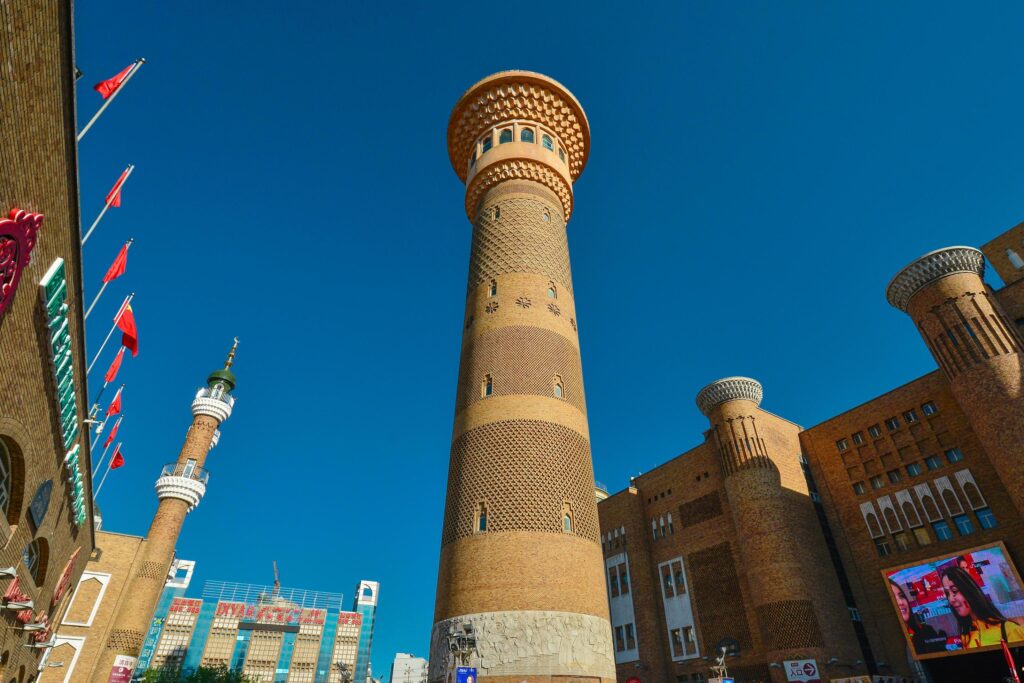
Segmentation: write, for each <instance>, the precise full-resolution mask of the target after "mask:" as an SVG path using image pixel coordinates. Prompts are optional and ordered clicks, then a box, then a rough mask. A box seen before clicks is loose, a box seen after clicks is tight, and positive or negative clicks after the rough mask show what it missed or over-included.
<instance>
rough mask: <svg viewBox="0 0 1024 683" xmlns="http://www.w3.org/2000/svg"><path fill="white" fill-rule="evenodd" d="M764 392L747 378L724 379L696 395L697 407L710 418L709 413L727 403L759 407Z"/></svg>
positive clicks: (758, 383)
mask: <svg viewBox="0 0 1024 683" xmlns="http://www.w3.org/2000/svg"><path fill="white" fill-rule="evenodd" d="M763 396H764V390H763V389H762V388H761V383H760V382H758V381H757V380H756V379H750V378H749V377H725V378H723V379H720V380H716V381H714V382H712V383H711V384H709V385H707V386H706V387H704V388H703V389H701V390H700V392H699V393H698V394H697V407H698V408H700V412H702V413H704V415H706V416H710V414H711V411H712V410H714V409H715V408H717V407H718V406H720V405H722V404H723V403H726V402H728V401H750V402H751V403H753V404H754V405H755V406H760V405H761V398H762V397H763Z"/></svg>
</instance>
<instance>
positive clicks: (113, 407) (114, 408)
mask: <svg viewBox="0 0 1024 683" xmlns="http://www.w3.org/2000/svg"><path fill="white" fill-rule="evenodd" d="M120 412H121V390H120V389H118V390H117V394H115V395H114V400H113V401H111V402H110V405H109V406H107V417H110V416H111V415H117V414H118V413H120Z"/></svg>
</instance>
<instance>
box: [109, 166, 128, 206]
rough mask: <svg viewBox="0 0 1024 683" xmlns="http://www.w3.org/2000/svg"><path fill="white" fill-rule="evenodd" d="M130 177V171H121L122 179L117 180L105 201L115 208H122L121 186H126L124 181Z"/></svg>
mask: <svg viewBox="0 0 1024 683" xmlns="http://www.w3.org/2000/svg"><path fill="white" fill-rule="evenodd" d="M127 177H128V169H127V168H126V169H124V170H123V171H121V177H120V178H118V179H117V182H116V183H114V186H113V187H112V188H110V192H108V193H107V197H106V199H104V201H105V202H106V203H107V204H110V205H111V206H113V207H115V208H116V207H118V206H121V186H122V185H124V179H125V178H127Z"/></svg>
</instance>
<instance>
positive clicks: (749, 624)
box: [598, 225, 1024, 683]
mask: <svg viewBox="0 0 1024 683" xmlns="http://www.w3.org/2000/svg"><path fill="white" fill-rule="evenodd" d="M983 253H984V256H983ZM983 253H982V251H978V250H976V249H970V248H967V247H953V248H949V249H943V250H939V251H937V252H933V253H931V254H928V255H925V256H924V257H922V258H920V259H918V260H917V261H915V262H913V263H912V264H910V265H909V266H908V267H907V268H906V269H904V270H903V271H901V273H900V274H899V275H897V277H896V278H894V280H893V282H892V283H891V284H890V287H889V290H888V292H887V294H888V298H889V301H890V303H891V304H892V305H894V306H896V307H897V308H900V309H901V310H904V311H905V312H907V313H908V315H909V316H910V317H911V318H912V320H913V322H914V324H915V325H916V326H917V328H918V330H919V331H920V332H921V334H922V337H923V340H924V342H925V346H926V348H927V350H928V351H929V352H931V353H932V354H933V356H934V357H935V359H936V362H937V364H938V365H939V369H938V370H936V371H934V372H931V373H928V374H927V375H925V376H923V377H921V378H919V379H916V380H914V381H912V382H910V383H908V384H906V385H904V386H901V387H898V388H896V389H893V390H892V391H890V392H888V393H886V394H884V395H882V396H879V397H878V398H875V399H873V400H871V401H869V402H867V403H865V404H863V405H860V406H857V407H855V408H852V409H850V410H848V411H846V412H844V413H843V414H841V415H838V416H836V417H834V418H831V419H829V420H826V421H825V422H823V423H821V424H819V425H816V426H814V427H811V428H809V429H804V428H801V427H800V426H798V425H796V424H793V423H791V422H789V421H787V420H785V419H783V418H780V417H778V416H776V415H773V414H772V413H769V412H767V411H765V410H763V409H762V408H761V407H760V400H761V387H760V385H759V384H757V382H755V381H753V380H749V379H746V378H728V379H725V380H720V381H718V382H715V383H713V384H711V385H709V386H708V387H705V388H704V389H703V390H702V391H701V392H700V394H699V395H698V405H699V406H700V408H701V410H702V411H703V412H704V413H705V415H707V416H708V419H709V429H708V431H706V432H705V435H704V437H705V438H704V442H703V443H702V444H701V445H699V446H697V447H696V448H694V449H692V450H690V451H688V452H686V453H683V454H682V455H680V456H678V457H676V458H674V459H672V460H670V461H668V462H667V463H665V464H663V465H661V466H659V467H657V468H655V469H654V470H652V471H650V472H647V473H645V474H643V475H641V476H638V477H636V478H635V479H634V480H633V481H632V482H631V486H630V487H629V488H627V489H626V490H625V491H622V492H619V493H617V494H615V495H613V496H610V497H609V498H608V499H606V500H604V501H603V502H601V503H600V505H599V506H598V511H599V514H600V523H601V541H602V546H603V548H604V558H605V583H606V588H607V590H608V595H609V604H610V612H611V620H612V627H613V634H614V641H615V650H616V664H617V674H618V680H620V681H623V682H624V681H627V680H629V679H631V678H637V679H639V680H640V681H643V682H644V683H646V682H647V681H677V682H679V683H683V682H686V683H695V682H699V681H704V680H707V679H708V678H709V677H710V676H711V673H710V669H709V664H710V663H711V660H713V659H714V658H715V657H716V656H717V654H718V653H719V652H720V651H721V650H722V649H723V648H724V649H725V651H726V655H727V656H726V659H725V662H726V664H727V665H728V666H729V673H730V675H733V676H734V677H735V678H736V680H737V681H739V682H744V683H746V682H752V681H769V680H770V681H777V682H782V681H786V680H787V678H786V675H785V667H786V666H788V662H792V661H797V660H814V665H815V666H816V667H817V668H818V669H819V670H820V672H821V675H822V680H832V681H836V680H846V679H852V680H883V681H884V680H887V679H891V680H895V681H900V680H904V679H914V678H917V679H919V680H923V679H924V678H925V677H928V678H930V679H931V680H932V681H934V682H935V683H945V681H961V680H982V679H983V677H984V676H986V675H991V676H993V678H992V680H1001V679H1000V678H998V676H1001V675H1003V666H1002V655H1001V654H1000V653H998V652H992V651H987V652H980V653H972V654H963V655H957V656H950V657H941V658H939V659H927V660H926V661H920V662H918V661H915V660H914V659H913V658H912V657H911V652H910V648H909V647H908V643H907V640H906V639H905V637H904V630H903V627H902V624H901V622H900V619H899V615H898V613H897V612H896V611H895V609H894V602H893V594H892V592H891V591H890V587H889V585H888V583H887V581H886V579H885V577H884V576H883V570H890V569H892V568H895V567H897V566H903V565H909V564H912V563H917V562H920V561H923V560H927V559H929V558H934V557H936V556H941V555H951V556H956V555H958V554H961V553H965V552H969V551H970V550H971V549H973V548H977V547H980V546H985V545H988V544H993V543H1002V544H1004V546H1005V548H1006V550H1007V552H1008V554H1009V556H1010V558H1011V559H1012V560H1013V561H1014V562H1016V564H1017V565H1018V566H1021V562H1022V561H1024V519H1022V512H1024V379H1022V378H1024V363H1022V358H1024V356H1022V353H1021V347H1022V337H1021V331H1022V329H1024V284H1022V282H1024V260H1022V259H1021V256H1020V255H1021V254H1024V225H1020V226H1017V227H1015V228H1013V229H1011V230H1010V231H1008V232H1006V233H1005V234H1003V235H1001V236H999V237H997V238H996V239H994V240H992V241H991V242H989V243H988V244H986V245H985V246H984V247H983ZM984 257H987V258H988V260H989V261H990V262H991V263H992V265H993V267H994V269H995V270H996V272H997V273H998V274H999V275H1000V277H1001V278H1002V280H1003V281H1004V283H1005V286H1004V287H1003V288H1001V289H999V290H994V289H993V288H992V287H990V286H988V285H986V284H984V282H983V279H982V278H983V273H984ZM858 677H866V678H858ZM986 680H987V679H986Z"/></svg>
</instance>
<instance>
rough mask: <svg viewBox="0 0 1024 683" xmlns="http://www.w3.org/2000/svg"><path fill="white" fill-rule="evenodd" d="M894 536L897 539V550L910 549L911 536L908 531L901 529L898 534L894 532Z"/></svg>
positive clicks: (904, 550) (902, 551)
mask: <svg viewBox="0 0 1024 683" xmlns="http://www.w3.org/2000/svg"><path fill="white" fill-rule="evenodd" d="M892 538H893V540H894V541H896V550H897V551H899V552H901V553H905V552H906V551H908V550H910V547H911V546H910V536H908V535H907V532H905V531H901V532H899V533H897V534H893V535H892Z"/></svg>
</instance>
